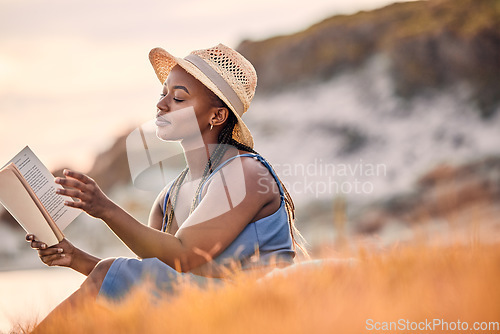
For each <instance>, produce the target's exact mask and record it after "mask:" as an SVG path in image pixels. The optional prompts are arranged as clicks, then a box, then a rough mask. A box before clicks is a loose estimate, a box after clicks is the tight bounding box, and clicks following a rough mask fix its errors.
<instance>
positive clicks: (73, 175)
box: [63, 169, 94, 184]
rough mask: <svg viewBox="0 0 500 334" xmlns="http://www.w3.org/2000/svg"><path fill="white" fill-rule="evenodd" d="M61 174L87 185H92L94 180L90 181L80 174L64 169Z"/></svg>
mask: <svg viewBox="0 0 500 334" xmlns="http://www.w3.org/2000/svg"><path fill="white" fill-rule="evenodd" d="M63 174H64V175H66V176H67V177H70V178H73V179H76V180H78V181H80V182H82V183H85V184H88V183H93V182H94V180H92V179H91V178H90V177H88V176H87V175H85V174H83V173H80V172H75V171H73V170H69V169H65V170H64V171H63Z"/></svg>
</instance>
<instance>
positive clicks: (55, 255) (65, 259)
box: [26, 234, 76, 267]
mask: <svg viewBox="0 0 500 334" xmlns="http://www.w3.org/2000/svg"><path fill="white" fill-rule="evenodd" d="M26 241H29V242H31V248H33V249H35V250H37V251H38V256H39V257H40V260H42V262H43V263H45V264H46V265H48V266H61V267H71V266H72V265H73V262H74V259H75V250H76V247H75V246H73V244H71V243H70V242H69V241H68V240H66V239H63V240H62V241H61V242H60V243H58V244H56V245H54V246H52V247H47V245H46V244H45V243H43V242H40V241H37V240H36V238H35V236H34V235H33V234H28V235H26Z"/></svg>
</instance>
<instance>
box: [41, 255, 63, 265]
mask: <svg viewBox="0 0 500 334" xmlns="http://www.w3.org/2000/svg"><path fill="white" fill-rule="evenodd" d="M65 257H66V254H64V253H62V254H53V255H47V256H41V257H40V259H41V260H42V262H43V263H45V264H47V265H54V264H56V263H54V262H55V261H57V260H59V259H62V258H65Z"/></svg>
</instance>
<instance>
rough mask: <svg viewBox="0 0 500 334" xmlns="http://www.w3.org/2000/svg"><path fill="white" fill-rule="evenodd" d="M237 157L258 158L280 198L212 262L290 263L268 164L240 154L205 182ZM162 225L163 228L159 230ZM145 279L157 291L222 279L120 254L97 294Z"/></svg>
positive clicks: (110, 294)
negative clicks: (276, 196) (272, 207)
mask: <svg viewBox="0 0 500 334" xmlns="http://www.w3.org/2000/svg"><path fill="white" fill-rule="evenodd" d="M238 157H250V158H253V159H257V160H259V161H260V162H261V163H262V164H263V165H264V166H266V167H267V169H268V170H269V172H270V173H271V175H272V176H273V177H274V179H275V180H276V182H277V184H278V187H279V191H280V197H281V204H280V207H279V208H278V210H276V211H275V212H274V213H273V214H271V215H269V216H267V217H264V218H262V219H259V220H257V221H255V222H252V223H249V224H248V225H247V226H246V227H245V229H244V230H243V231H242V232H241V233H240V234H239V235H238V236H237V237H236V239H235V240H234V241H233V242H232V243H231V244H230V245H229V246H228V247H227V248H226V249H225V250H224V251H223V252H222V253H221V254H219V255H218V256H217V257H216V258H215V259H214V260H213V261H214V262H215V263H217V264H219V265H223V266H224V265H228V264H231V263H232V264H234V263H235V262H236V263H239V264H240V265H241V268H242V269H246V268H249V267H250V266H252V265H254V264H258V265H266V264H270V263H275V262H279V263H280V264H283V263H284V264H293V258H294V256H295V251H294V249H293V243H292V238H291V234H290V226H289V224H288V214H287V212H286V207H285V200H284V191H283V188H282V187H281V183H280V182H279V179H278V176H277V175H276V173H275V172H274V170H273V168H272V167H271V165H270V164H269V163H268V162H267V161H266V160H265V159H264V158H263V157H262V156H260V155H258V154H249V153H247V154H240V155H237V156H234V157H231V158H229V159H228V160H226V161H224V162H223V163H221V164H220V165H219V166H218V167H217V168H216V169H215V170H214V171H213V172H212V173H211V174H210V175H209V177H208V178H207V180H206V181H205V183H204V184H203V185H202V191H201V192H200V198H199V200H201V193H202V192H203V187H204V186H205V185H206V183H207V182H208V181H209V180H210V179H211V178H212V177H213V176H214V175H215V174H216V173H217V172H218V171H219V170H220V169H221V168H223V167H224V166H225V165H226V164H228V163H229V162H231V161H232V160H233V159H235V158H238ZM170 190H171V188H170V189H169V190H168V192H167V194H166V196H165V200H164V203H163V212H164V214H166V207H167V201H168V197H169V195H170ZM164 229H165V226H164V227H163V230H164ZM256 249H258V253H259V256H258V260H257V263H256V262H255V261H254V260H255V259H254V258H255V256H254V255H255V253H256ZM145 278H148V279H152V281H153V282H154V283H155V286H154V288H155V290H156V291H160V292H172V288H173V283H174V282H179V281H189V282H191V283H194V284H196V285H198V286H200V287H203V286H206V285H210V284H218V283H221V282H223V281H224V280H223V279H219V278H212V277H205V276H199V275H194V274H192V273H180V272H177V271H176V270H175V269H174V268H172V267H170V266H168V265H167V264H165V263H163V262H161V261H160V260H159V259H157V258H148V259H134V258H124V257H120V258H117V259H115V260H114V261H113V263H112V265H111V267H110V268H109V270H108V273H107V274H106V277H105V278H104V280H103V283H102V286H101V289H100V291H99V295H100V296H104V297H106V298H108V299H112V300H119V299H121V298H122V297H124V296H125V295H126V294H127V293H128V292H129V291H130V290H131V289H132V288H134V287H136V286H138V285H140V284H141V282H143V281H144V279H145Z"/></svg>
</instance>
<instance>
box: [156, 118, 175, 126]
mask: <svg viewBox="0 0 500 334" xmlns="http://www.w3.org/2000/svg"><path fill="white" fill-rule="evenodd" d="M155 124H156V126H167V125H170V124H172V123H171V122H170V121H168V120H166V119H165V118H163V117H161V116H158V117H156V122H155Z"/></svg>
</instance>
